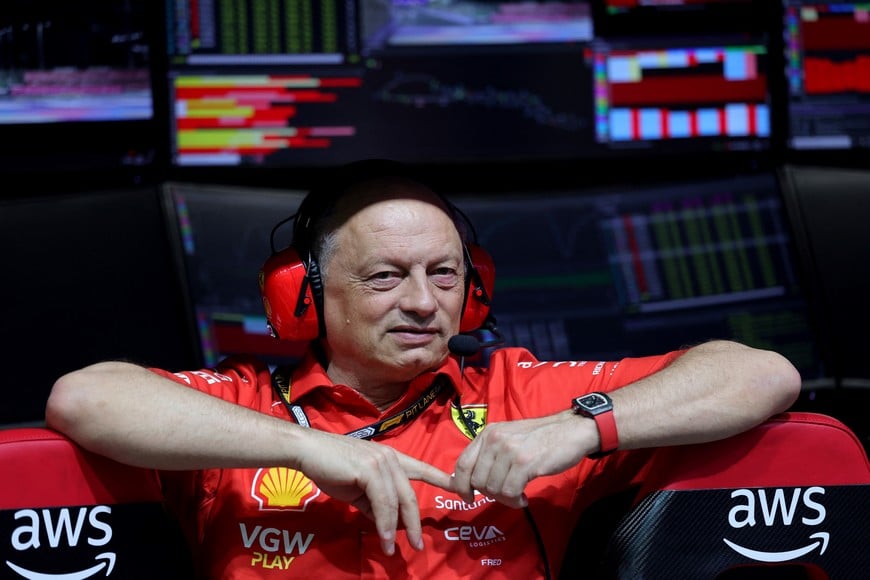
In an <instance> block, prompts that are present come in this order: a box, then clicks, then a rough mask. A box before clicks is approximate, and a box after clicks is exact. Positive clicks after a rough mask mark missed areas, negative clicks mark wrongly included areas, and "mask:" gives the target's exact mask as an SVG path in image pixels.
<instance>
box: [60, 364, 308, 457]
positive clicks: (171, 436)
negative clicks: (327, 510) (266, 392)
mask: <svg viewBox="0 0 870 580" xmlns="http://www.w3.org/2000/svg"><path fill="white" fill-rule="evenodd" d="M46 423H47V425H48V426H49V427H51V428H53V429H56V430H58V431H60V432H62V433H64V434H66V435H67V436H69V437H70V438H71V439H73V440H74V441H76V442H77V443H79V444H80V445H82V446H83V447H85V448H86V449H89V450H91V451H94V452H96V453H99V454H101V455H106V456H108V457H111V458H112V459H115V460H117V461H121V462H124V463H129V464H132V465H139V466H142V467H152V468H161V469H197V468H207V467H248V466H258V465H264V464H268V465H282V464H287V461H288V459H289V454H288V452H287V447H288V446H289V445H290V440H291V439H292V438H293V436H294V434H295V433H294V430H299V429H300V428H299V427H298V426H296V425H294V424H292V423H289V422H286V421H281V420H279V419H276V418H273V417H270V416H268V415H265V414H262V413H258V412H256V411H253V410H251V409H247V408H243V407H240V406H238V405H233V404H231V403H228V402H225V401H222V400H220V399H218V398H217V397H212V396H210V395H208V394H204V393H200V392H198V391H196V390H194V389H190V388H188V387H185V386H183V385H179V384H177V383H174V382H173V381H171V380H169V379H166V378H164V377H161V376H159V375H157V374H155V373H153V372H151V371H149V370H147V369H145V368H142V367H138V366H135V365H132V364H128V363H120V362H107V363H99V364H96V365H92V366H89V367H86V368H84V369H81V370H79V371H75V372H73V373H70V374H67V375H65V376H63V377H61V378H60V379H58V381H57V382H56V383H55V385H54V387H53V389H52V392H51V394H50V396H49V399H48V403H47V406H46Z"/></svg>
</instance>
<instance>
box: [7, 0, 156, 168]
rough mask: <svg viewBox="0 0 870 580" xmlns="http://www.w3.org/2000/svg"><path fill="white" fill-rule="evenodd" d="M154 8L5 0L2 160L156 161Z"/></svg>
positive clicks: (13, 163)
mask: <svg viewBox="0 0 870 580" xmlns="http://www.w3.org/2000/svg"><path fill="white" fill-rule="evenodd" d="M155 8H156V6H155V4H154V3H152V2H149V1H148V0H95V1H89V2H81V3H71V2H59V1H57V0H6V1H4V2H3V3H2V6H0V132H2V134H3V139H2V143H0V170H4V171H10V172H11V171H15V172H19V171H30V172H32V173H35V174H37V175H38V174H39V173H40V172H44V171H45V169H46V167H49V168H51V169H52V170H55V171H56V170H60V169H69V170H86V169H115V168H121V167H128V166H145V165H149V164H151V163H152V162H153V161H154V157H155V155H156V146H157V145H158V141H157V139H156V137H157V133H156V132H155V124H154V123H155V106H154V99H153V87H152V72H151V66H152V54H151V52H152V46H151V43H152V42H153V41H154V39H155V38H156V37H157V36H158V34H157V28H156V26H158V23H159V19H158V17H159V14H160V11H159V10H155Z"/></svg>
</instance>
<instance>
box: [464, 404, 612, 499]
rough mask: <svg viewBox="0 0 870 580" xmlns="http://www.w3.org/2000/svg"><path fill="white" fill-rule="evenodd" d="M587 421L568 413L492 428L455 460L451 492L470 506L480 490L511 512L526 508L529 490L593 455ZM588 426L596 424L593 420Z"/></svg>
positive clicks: (593, 444)
mask: <svg viewBox="0 0 870 580" xmlns="http://www.w3.org/2000/svg"><path fill="white" fill-rule="evenodd" d="M583 421H584V419H583V418H581V417H578V416H577V415H575V414H574V413H573V412H571V411H564V412H561V413H557V414H555V415H550V416H548V417H541V418H538V419H524V420H519V421H507V422H504V423H493V424H491V425H487V427H486V428H485V429H484V430H483V431H481V432H480V435H478V436H477V437H476V438H475V440H474V441H472V443H471V445H469V446H468V447H467V448H466V449H465V451H463V452H462V454H461V455H460V456H459V458H458V459H457V460H456V471H455V474H454V477H453V488H454V490H455V491H456V493H458V494H459V496H460V497H462V499H463V500H464V501H466V502H468V503H472V502H474V491H475V490H477V491H479V492H481V493H483V494H485V495H486V496H488V497H491V498H492V499H494V500H496V501H499V502H501V503H503V504H505V505H508V506H511V507H525V506H526V505H527V503H528V500H527V498H526V496H525V494H524V490H525V488H526V485H527V484H528V483H529V482H530V481H531V480H533V479H534V478H536V477H540V476H542V475H552V474H555V473H561V472H562V471H565V470H566V469H568V468H569V467H571V466H572V465H575V464H576V463H578V462H579V461H580V460H581V459H583V458H584V457H585V456H586V454H587V453H591V452H593V451H594V450H595V449H594V446H595V444H596V442H595V440H594V439H590V438H589V437H586V438H585V439H584V434H585V433H590V431H588V430H584V429H582V428H581V425H582V423H583ZM586 421H590V425H594V423H592V422H591V420H588V419H586Z"/></svg>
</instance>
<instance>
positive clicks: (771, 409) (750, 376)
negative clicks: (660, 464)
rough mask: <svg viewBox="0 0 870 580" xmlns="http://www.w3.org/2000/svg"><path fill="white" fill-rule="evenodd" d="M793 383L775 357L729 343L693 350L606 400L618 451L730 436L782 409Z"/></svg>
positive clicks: (796, 382)
mask: <svg viewBox="0 0 870 580" xmlns="http://www.w3.org/2000/svg"><path fill="white" fill-rule="evenodd" d="M800 384H801V379H800V375H799V373H798V372H797V370H796V369H795V368H794V366H793V365H792V364H791V363H790V362H789V361H788V360H787V359H785V358H784V357H782V356H781V355H779V354H777V353H774V352H770V351H764V350H758V349H754V348H750V347H747V346H744V345H741V344H737V343H733V342H729V341H712V342H708V343H704V344H701V345H698V346H696V347H693V348H690V349H689V350H688V351H687V352H686V353H685V354H684V355H682V356H681V357H680V358H678V359H677V360H675V361H674V362H673V363H672V364H671V365H669V366H668V367H667V368H665V369H662V370H661V371H660V372H658V373H655V374H654V375H651V376H649V377H647V378H645V379H643V380H640V381H637V382H636V383H633V384H631V385H628V386H626V387H624V388H621V389H618V390H616V391H614V392H613V393H612V394H611V396H612V398H613V401H614V415H615V418H616V423H617V426H618V429H619V440H620V448H622V449H635V448H641V447H654V446H661V445H676V444H687V443H701V442H704V441H712V440H716V439H721V438H725V437H729V436H731V435H734V434H736V433H739V432H741V431H744V430H746V429H749V428H751V427H753V426H755V425H757V424H759V423H761V422H762V421H764V420H765V419H767V418H768V417H770V416H771V415H774V414H776V413H779V412H781V411H784V410H786V409H787V408H788V407H789V406H790V405H792V404H793V403H794V401H795V400H796V398H797V396H798V394H799V392H800Z"/></svg>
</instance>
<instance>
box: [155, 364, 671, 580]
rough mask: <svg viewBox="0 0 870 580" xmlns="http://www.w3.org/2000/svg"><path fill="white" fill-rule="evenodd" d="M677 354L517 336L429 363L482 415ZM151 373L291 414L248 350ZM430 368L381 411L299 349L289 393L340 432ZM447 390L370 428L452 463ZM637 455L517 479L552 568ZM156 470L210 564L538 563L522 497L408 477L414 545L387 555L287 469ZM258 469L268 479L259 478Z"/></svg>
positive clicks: (560, 403)
mask: <svg viewBox="0 0 870 580" xmlns="http://www.w3.org/2000/svg"><path fill="white" fill-rule="evenodd" d="M678 355H679V353H672V354H670V355H667V356H662V357H647V358H637V359H627V360H625V361H622V362H586V361H575V362H543V361H538V360H536V359H535V358H533V357H532V355H531V354H530V353H528V352H527V351H526V350H523V349H514V348H510V349H502V350H499V351H497V352H496V353H494V354H493V355H492V357H491V361H490V366H489V368H488V369H486V370H484V369H475V368H467V369H466V370H465V376H464V377H461V376H460V373H459V368H458V365H457V363H456V361H454V360H452V359H451V360H449V361H448V363H447V364H445V365H444V366H443V367H442V368H441V369H439V371H438V372H439V373H442V374H445V375H446V376H447V377H448V378H449V379H450V381H451V382H452V383H453V384H454V385H455V388H456V391H458V392H459V393H460V394H461V401H462V405H463V409H465V410H472V409H480V408H481V406H484V405H485V406H486V412H487V418H486V422H487V423H488V424H492V423H494V422H497V421H506V420H511V419H520V418H530V417H538V416H543V415H548V414H552V413H555V412H558V411H562V410H565V409H568V408H570V402H571V399H572V398H573V397H576V396H578V395H582V394H584V393H588V392H590V391H593V390H600V391H610V390H613V389H615V388H617V387H619V386H622V385H625V384H628V383H631V382H633V381H635V380H637V379H639V378H641V377H643V376H646V375H649V374H651V373H653V372H655V371H657V370H659V369H661V368H662V367H664V366H666V365H667V364H668V363H670V362H671V361H672V360H674V359H675V358H676V357H677V356H678ZM162 374H164V375H165V376H171V377H173V378H174V379H175V380H178V381H180V382H184V383H186V384H188V385H190V386H192V387H194V388H197V389H199V390H202V391H205V392H208V393H211V394H213V395H217V396H219V397H221V398H223V399H226V400H229V401H233V402H236V403H238V404H241V405H244V406H246V407H250V408H252V409H256V410H258V411H261V412H265V413H270V414H272V415H275V416H277V417H281V418H283V419H288V420H289V415H288V412H287V410H286V409H285V407H284V406H283V404H282V403H280V402H279V401H278V400H277V399H275V398H274V397H273V394H272V393H273V392H272V389H271V386H270V377H269V371H268V369H267V368H266V367H265V366H263V365H262V364H260V363H257V362H255V361H252V360H249V359H242V360H234V361H228V362H226V363H225V364H222V365H220V366H219V368H217V369H216V370H215V371H197V372H186V373H177V374H174V375H170V374H169V373H165V372H163V373H162ZM435 375H436V373H431V374H427V375H425V376H423V377H420V378H419V379H418V380H415V381H414V382H413V384H412V385H411V387H410V389H409V390H408V393H407V394H406V396H405V397H403V398H402V400H400V401H398V402H397V403H396V404H395V405H394V406H393V407H392V408H391V409H387V410H386V411H385V412H384V413H379V412H378V410H377V409H376V408H375V407H374V406H372V405H371V404H370V403H368V402H367V401H366V400H365V399H364V398H362V397H361V396H360V395H359V394H358V393H356V391H354V390H353V389H351V388H349V387H345V386H341V385H333V384H332V382H331V381H330V380H329V378H328V377H327V376H326V374H325V372H324V370H323V369H322V368H321V367H320V366H319V365H318V364H317V363H316V362H315V360H314V358H313V357H307V358H306V359H305V360H304V361H303V362H302V364H301V365H300V366H299V367H298V368H297V369H296V372H295V373H294V374H293V376H292V380H291V385H290V397H291V398H292V400H293V401H294V402H295V403H297V404H299V405H301V406H302V407H303V408H304V410H305V412H306V414H307V416H308V419H309V420H310V421H311V424H312V426H313V428H316V429H320V430H324V431H330V432H335V433H346V432H349V431H352V430H355V429H359V428H361V427H364V426H366V425H368V424H371V423H373V422H375V421H378V420H382V419H384V418H386V417H389V416H391V415H393V414H394V413H396V412H397V411H400V410H402V409H404V408H407V407H408V406H409V405H410V404H411V403H412V402H413V401H415V400H416V399H417V398H418V397H419V396H420V395H421V394H422V393H424V392H426V391H427V390H428V389H429V387H430V385H431V384H432V381H433V379H434V378H435ZM454 392H455V391H454V389H453V388H448V389H446V390H445V391H444V392H442V393H441V395H439V396H438V397H437V398H436V400H435V402H434V403H432V404H431V405H430V406H429V407H427V408H426V410H425V411H424V412H423V413H421V414H420V415H419V416H417V417H416V418H415V419H413V420H412V421H410V422H409V423H407V424H405V425H403V426H402V427H399V428H397V429H395V430H393V431H390V432H389V433H387V434H385V435H383V436H381V437H378V438H377V441H379V442H381V443H383V444H386V445H390V446H392V447H394V448H396V449H398V450H400V451H402V452H403V453H406V454H408V455H411V456H413V457H417V458H419V459H421V460H423V461H426V462H429V463H432V464H433V465H436V466H438V467H440V468H442V469H444V470H445V471H447V472H448V473H449V472H452V470H453V467H454V464H455V461H456V458H457V457H458V455H459V453H460V452H461V451H462V450H463V449H464V448H465V447H466V446H467V445H468V443H469V441H470V440H469V438H468V437H467V436H466V435H465V434H463V432H462V430H461V427H460V423H459V421H458V419H456V418H455V416H454V415H452V413H451V400H452V398H453V395H454ZM647 457H648V452H646V451H633V452H617V453H615V454H613V455H610V456H608V457H607V458H605V459H603V460H601V461H598V462H596V461H591V460H590V461H581V462H580V464H579V465H577V466H576V467H574V468H572V469H570V470H568V471H566V472H565V473H562V474H559V475H556V476H551V477H543V478H539V479H537V480H535V481H534V482H532V483H531V484H530V485H529V487H528V488H527V493H528V495H529V496H530V498H531V499H530V505H531V511H532V513H533V515H534V518H535V521H536V525H537V528H538V529H539V531H540V532H541V534H542V535H543V537H544V542H545V544H546V546H547V560H548V562H549V565H550V567H551V571H552V575H553V577H556V576H557V575H558V565H559V562H561V561H562V558H563V556H564V551H565V547H566V545H567V542H568V539H569V536H570V534H571V531H572V529H573V527H574V524H575V522H576V521H577V519H578V517H579V514H580V513H581V512H582V511H583V509H584V508H585V507H587V506H588V505H589V504H591V503H592V502H594V501H595V500H596V499H598V498H600V497H602V496H604V495H606V494H609V493H613V492H615V491H617V490H619V489H621V488H624V487H626V486H628V485H629V484H631V483H633V482H634V481H635V479H636V477H637V475H638V473H639V472H640V470H641V468H642V467H643V465H644V464H645V461H646V459H647ZM604 463H606V464H607V466H608V467H607V469H606V474H607V475H606V476H605V475H604V474H603V471H604V470H602V464H604ZM164 476H165V479H166V482H167V485H168V488H169V489H170V492H171V493H172V494H173V497H175V498H181V499H183V501H184V503H183V504H178V505H177V507H178V509H180V510H181V511H182V513H185V514H187V516H188V519H189V520H191V521H195V529H192V530H190V534H191V537H193V538H195V539H196V541H197V542H198V544H199V550H200V553H199V558H200V560H201V561H202V562H204V563H205V565H206V566H207V567H208V576H209V577H211V578H268V577H273V576H276V577H277V576H280V575H282V574H287V573H288V572H289V573H291V574H294V575H297V576H300V577H306V576H311V577H315V576H316V577H324V578H330V579H338V578H394V577H395V578H399V577H401V578H450V579H453V578H474V577H486V578H488V579H497V578H508V577H510V578H534V577H541V576H542V574H543V567H542V566H543V565H542V558H541V556H540V554H539V552H538V549H537V547H536V540H535V537H534V530H533V528H532V526H531V525H530V523H529V522H528V520H527V519H526V515H525V514H524V513H523V511H522V510H514V509H511V508H507V507H505V506H503V505H501V504H498V503H495V502H492V501H490V500H487V499H486V498H484V497H482V496H481V497H480V499H478V500H477V501H476V502H474V503H473V504H465V503H463V502H462V501H461V500H460V499H459V497H458V496H456V495H454V494H451V493H446V492H444V491H443V490H440V489H437V488H434V487H432V486H428V485H425V484H422V483H418V482H412V484H413V486H414V489H415V491H416V493H417V497H418V502H419V508H420V513H421V517H422V521H423V529H424V542H425V545H426V548H425V550H423V551H422V552H415V551H413V550H411V549H410V548H409V545H408V542H407V540H406V539H405V538H404V537H403V536H404V533H403V532H400V533H399V539H398V541H397V554H396V555H394V556H393V557H386V556H384V555H383V554H382V552H381V549H380V546H379V542H378V540H377V537H376V534H375V533H374V527H373V525H372V524H371V522H370V521H369V520H368V519H366V518H365V517H364V516H362V515H361V514H359V513H358V512H357V511H356V510H355V509H354V508H352V507H350V506H349V505H347V504H345V503H342V502H336V501H333V500H331V499H330V498H328V497H327V496H326V495H325V494H323V493H321V492H320V490H319V489H318V488H317V486H316V485H314V484H313V482H311V481H310V480H308V479H307V478H306V477H305V476H304V475H303V474H300V473H298V472H295V471H293V470H287V469H269V468H267V469H263V470H257V469H234V470H207V471H204V472H198V473H192V474H186V475H183V476H182V475H181V474H178V473H167V474H164ZM266 480H268V481H270V482H272V483H274V486H273V487H271V488H270V487H269V486H268V485H264V481H266ZM277 488H280V490H281V491H283V492H284V493H285V496H284V499H285V504H286V505H284V506H279V505H273V503H272V500H277V499H279V498H278V496H279V495H280V493H276V492H274V491H273V492H269V491H268V490H269V489H272V490H275V489H277ZM291 491H295V492H297V495H293V493H291ZM270 495H271V499H270V497H269V496H270ZM191 502H192V503H191ZM194 513H195V515H194Z"/></svg>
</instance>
